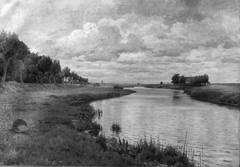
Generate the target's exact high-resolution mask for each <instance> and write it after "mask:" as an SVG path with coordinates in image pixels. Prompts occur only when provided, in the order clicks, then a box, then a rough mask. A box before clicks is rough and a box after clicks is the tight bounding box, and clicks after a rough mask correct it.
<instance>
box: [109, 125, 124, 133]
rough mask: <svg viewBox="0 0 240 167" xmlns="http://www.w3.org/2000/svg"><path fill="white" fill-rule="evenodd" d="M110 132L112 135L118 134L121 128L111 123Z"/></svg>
mask: <svg viewBox="0 0 240 167" xmlns="http://www.w3.org/2000/svg"><path fill="white" fill-rule="evenodd" d="M111 130H112V132H113V133H116V134H119V133H120V132H121V131H122V128H121V127H120V125H119V124H116V123H113V124H112V126H111Z"/></svg>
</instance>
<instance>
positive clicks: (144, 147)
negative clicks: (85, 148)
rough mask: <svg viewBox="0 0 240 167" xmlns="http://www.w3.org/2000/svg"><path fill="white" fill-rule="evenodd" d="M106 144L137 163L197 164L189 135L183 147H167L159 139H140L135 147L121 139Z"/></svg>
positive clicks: (182, 166)
mask: <svg viewBox="0 0 240 167" xmlns="http://www.w3.org/2000/svg"><path fill="white" fill-rule="evenodd" d="M105 142H108V144H107V145H108V149H110V150H114V151H115V152H117V153H118V154H120V155H122V156H124V157H128V158H132V159H133V160H134V162H135V163H140V164H141V163H147V164H154V163H156V164H166V165H169V166H176V167H193V166H195V163H196V162H197V161H196V160H194V157H195V153H194V150H193V149H192V148H191V147H189V146H188V145H187V134H186V137H185V142H184V144H183V145H179V144H177V145H170V144H167V145H166V144H162V143H161V142H160V140H159V138H158V139H157V140H153V138H150V139H149V140H148V139H147V138H146V137H145V138H140V139H139V140H138V142H136V143H135V144H133V145H130V144H129V143H128V141H127V140H125V139H120V138H111V139H108V140H107V141H105ZM201 157H202V156H201ZM156 164H155V165H156ZM199 164H202V163H199Z"/></svg>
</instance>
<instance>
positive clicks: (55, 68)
mask: <svg viewBox="0 0 240 167" xmlns="http://www.w3.org/2000/svg"><path fill="white" fill-rule="evenodd" d="M50 71H51V75H52V76H53V80H54V84H56V77H57V76H58V75H59V74H60V72H61V65H60V62H59V61H58V60H54V61H53V63H52V68H51V70H50Z"/></svg>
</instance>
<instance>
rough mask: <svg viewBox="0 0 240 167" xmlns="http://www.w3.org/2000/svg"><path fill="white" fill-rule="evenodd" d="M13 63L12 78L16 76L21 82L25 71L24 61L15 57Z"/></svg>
mask: <svg viewBox="0 0 240 167" xmlns="http://www.w3.org/2000/svg"><path fill="white" fill-rule="evenodd" d="M13 64H14V71H13V75H14V80H16V78H19V79H20V82H21V83H23V75H24V73H25V64H24V62H23V61H22V60H18V59H16V60H15V61H14V63H13Z"/></svg>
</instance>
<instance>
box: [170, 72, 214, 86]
mask: <svg viewBox="0 0 240 167" xmlns="http://www.w3.org/2000/svg"><path fill="white" fill-rule="evenodd" d="M187 79H188V81H187ZM187 82H188V84H190V85H193V86H201V85H202V84H207V83H208V82H209V76H208V75H207V74H204V75H198V76H195V77H185V76H184V75H182V76H180V75H179V74H174V75H173V76H172V83H173V84H186V83H187Z"/></svg>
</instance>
